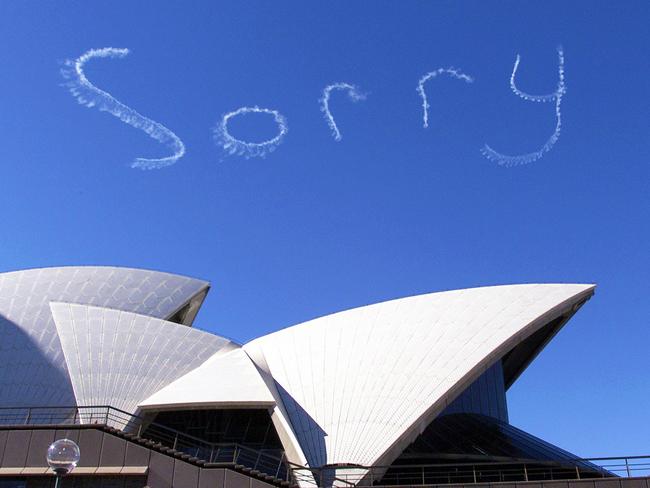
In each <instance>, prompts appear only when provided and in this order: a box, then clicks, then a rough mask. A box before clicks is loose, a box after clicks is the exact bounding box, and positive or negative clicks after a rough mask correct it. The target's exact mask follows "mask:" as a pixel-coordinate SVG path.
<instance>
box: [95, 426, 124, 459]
mask: <svg viewBox="0 0 650 488" xmlns="http://www.w3.org/2000/svg"><path fill="white" fill-rule="evenodd" d="M125 454H126V441H125V440H124V439H120V438H119V437H115V436H114V435H110V434H106V433H105V434H104V440H103V442H102V453H101V456H100V458H99V465H100V466H123V465H124V457H125Z"/></svg>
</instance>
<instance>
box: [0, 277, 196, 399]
mask: <svg viewBox="0 0 650 488" xmlns="http://www.w3.org/2000/svg"><path fill="white" fill-rule="evenodd" d="M208 288H209V284H208V283H207V282H205V281H201V280H196V279H193V278H187V277H184V276H177V275H172V274H169V273H160V272H157V271H147V270H141V269H130V268H115V267H103V266H87V267H61V268H43V269H31V270H25V271H15V272H9V273H1V274H0V335H1V336H2V338H3V340H2V341H0V356H2V358H3V367H2V368H0V391H1V392H2V395H1V396H0V406H9V405H11V406H18V405H24V406H30V405H51V406H56V405H73V404H74V402H75V397H74V393H73V390H72V385H71V383H70V381H69V378H68V371H67V368H66V363H65V360H64V358H63V352H62V349H61V343H60V341H59V338H58V335H57V330H56V327H55V325H54V322H53V320H52V315H51V311H50V302H72V303H79V304H86V305H96V306H101V307H108V308H114V309H119V310H124V311H128V312H134V313H140V314H145V315H150V316H153V317H157V318H161V319H166V318H169V317H172V316H173V315H174V314H177V313H178V312H179V310H182V309H183V308H184V307H188V306H189V305H192V306H191V307H189V308H191V309H192V310H195V309H196V308H198V305H200V301H202V299H203V297H204V296H205V293H206V292H207V290H208ZM197 300H198V302H199V303H198V304H197ZM184 317H185V318H186V321H185V323H188V320H189V321H191V319H192V318H193V314H192V313H190V314H185V315H184Z"/></svg>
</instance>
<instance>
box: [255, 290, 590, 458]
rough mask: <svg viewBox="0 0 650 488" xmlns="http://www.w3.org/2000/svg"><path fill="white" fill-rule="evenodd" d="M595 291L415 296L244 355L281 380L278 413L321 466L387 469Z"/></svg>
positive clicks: (315, 324) (282, 336)
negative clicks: (461, 398)
mask: <svg viewBox="0 0 650 488" xmlns="http://www.w3.org/2000/svg"><path fill="white" fill-rule="evenodd" d="M593 290H594V286H593V285H579V284H543V285H538V284H532V285H508V286H494V287H484V288H472V289H466V290H455V291H447V292H441V293H432V294H428V295H420V296H414V297H409V298H403V299H399V300H392V301H388V302H383V303H378V304H375V305H369V306H365V307H361V308H356V309H352V310H347V311H344V312H340V313H336V314H333V315H329V316H325V317H321V318H318V319H315V320H311V321H308V322H305V323H303V324H299V325H296V326H293V327H289V328H287V329H284V330H281V331H279V332H275V333H272V334H269V335H267V336H264V337H261V338H258V339H255V340H253V341H252V342H250V343H248V344H246V345H245V346H244V349H245V350H246V351H247V352H248V353H249V355H250V357H251V358H252V359H253V361H255V362H256V364H257V365H258V367H260V368H261V369H262V370H264V371H265V372H266V373H267V374H268V375H269V376H271V377H273V378H274V380H275V383H276V386H277V395H279V397H280V398H279V399H277V400H278V403H281V404H282V406H283V409H282V410H278V409H276V413H277V414H278V415H280V416H283V417H285V418H284V420H285V421H286V422H287V424H289V425H290V426H291V428H292V430H293V434H294V436H295V438H296V440H297V443H298V444H299V446H293V447H294V448H295V447H298V450H301V451H302V453H304V457H305V459H306V461H307V462H308V463H309V465H310V466H314V467H316V466H323V465H330V464H337V463H343V464H345V463H352V464H360V465H366V466H367V465H372V464H388V463H390V462H391V461H392V460H393V459H394V458H395V457H397V456H398V455H399V454H400V453H401V452H402V450H403V449H404V448H405V447H406V446H408V445H409V444H410V443H411V442H412V441H413V440H414V439H415V438H416V437H417V435H418V434H419V433H420V432H422V431H423V430H424V429H425V428H426V426H427V425H428V424H429V423H430V422H431V421H432V420H433V419H434V418H435V417H436V416H437V415H438V414H439V413H440V412H441V411H442V410H443V409H444V408H445V407H446V406H447V405H448V404H449V403H451V402H452V401H453V400H454V399H455V398H456V397H457V396H458V395H459V394H460V393H461V392H462V391H463V390H464V389H465V388H466V387H467V386H469V385H470V384H471V383H472V382H473V381H474V380H475V379H476V378H477V377H478V376H480V374H482V373H483V372H484V371H485V370H486V369H487V368H489V367H490V366H491V365H492V364H494V362H495V361H497V360H499V359H500V358H502V357H503V356H504V355H505V354H507V353H508V352H509V351H512V350H513V349H515V348H516V347H517V346H518V345H519V344H521V343H523V342H524V341H526V339H527V338H529V337H531V336H532V335H533V334H534V333H535V332H537V331H540V330H541V329H543V328H544V327H545V326H547V325H548V324H549V323H552V322H553V321H554V320H558V319H559V318H561V317H564V318H565V319H568V317H570V316H571V315H572V314H573V313H574V312H575V310H577V308H578V306H579V305H580V304H581V303H583V302H584V301H585V300H586V299H588V298H589V297H590V296H591V295H592V294H593ZM564 321H565V320H563V321H562V322H561V323H564ZM538 350H539V348H537V350H536V351H535V353H536V352H538ZM526 364H527V363H526ZM300 448H301V449H300Z"/></svg>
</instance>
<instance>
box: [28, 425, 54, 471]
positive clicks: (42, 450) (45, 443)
mask: <svg viewBox="0 0 650 488" xmlns="http://www.w3.org/2000/svg"><path fill="white" fill-rule="evenodd" d="M55 434H56V431H55V430H50V429H47V430H34V431H32V438H31V441H30V443H29V452H28V453H27V462H26V464H25V466H28V467H32V466H34V467H35V466H47V448H48V447H50V444H52V442H54V441H55V440H56V438H55V437H54V435H55Z"/></svg>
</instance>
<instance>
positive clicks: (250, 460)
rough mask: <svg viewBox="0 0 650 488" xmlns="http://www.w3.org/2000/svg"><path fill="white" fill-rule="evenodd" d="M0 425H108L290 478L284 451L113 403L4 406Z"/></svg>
mask: <svg viewBox="0 0 650 488" xmlns="http://www.w3.org/2000/svg"><path fill="white" fill-rule="evenodd" d="M0 425H2V426H24V425H39V426H44V425H52V426H60V425H97V426H101V427H104V426H105V427H110V428H114V429H117V430H120V431H122V432H123V433H124V434H127V435H132V436H134V437H137V438H142V439H145V440H148V441H151V442H153V443H156V444H160V446H163V447H167V448H170V449H173V450H175V451H179V452H182V453H184V454H187V455H188V456H189V457H190V458H194V459H195V460H200V461H204V462H206V463H216V464H223V465H233V466H241V467H245V468H249V469H250V470H254V471H257V472H259V473H263V474H266V475H269V476H273V477H274V478H277V479H279V480H283V481H289V480H290V476H291V472H290V470H289V469H288V466H287V463H286V459H285V457H284V453H283V452H281V451H278V450H264V449H262V450H257V449H252V448H250V447H247V446H243V445H241V444H238V443H218V442H208V441H206V440H204V439H200V438H198V437H194V436H192V435H189V434H186V433H183V432H180V431H178V430H175V429H172V428H170V427H166V426H164V425H161V424H157V423H155V422H151V421H148V420H147V419H145V418H143V417H138V416H135V415H132V414H130V413H128V412H125V411H123V410H120V409H118V408H114V407H110V406H89V407H83V406H78V407H4V408H0Z"/></svg>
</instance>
